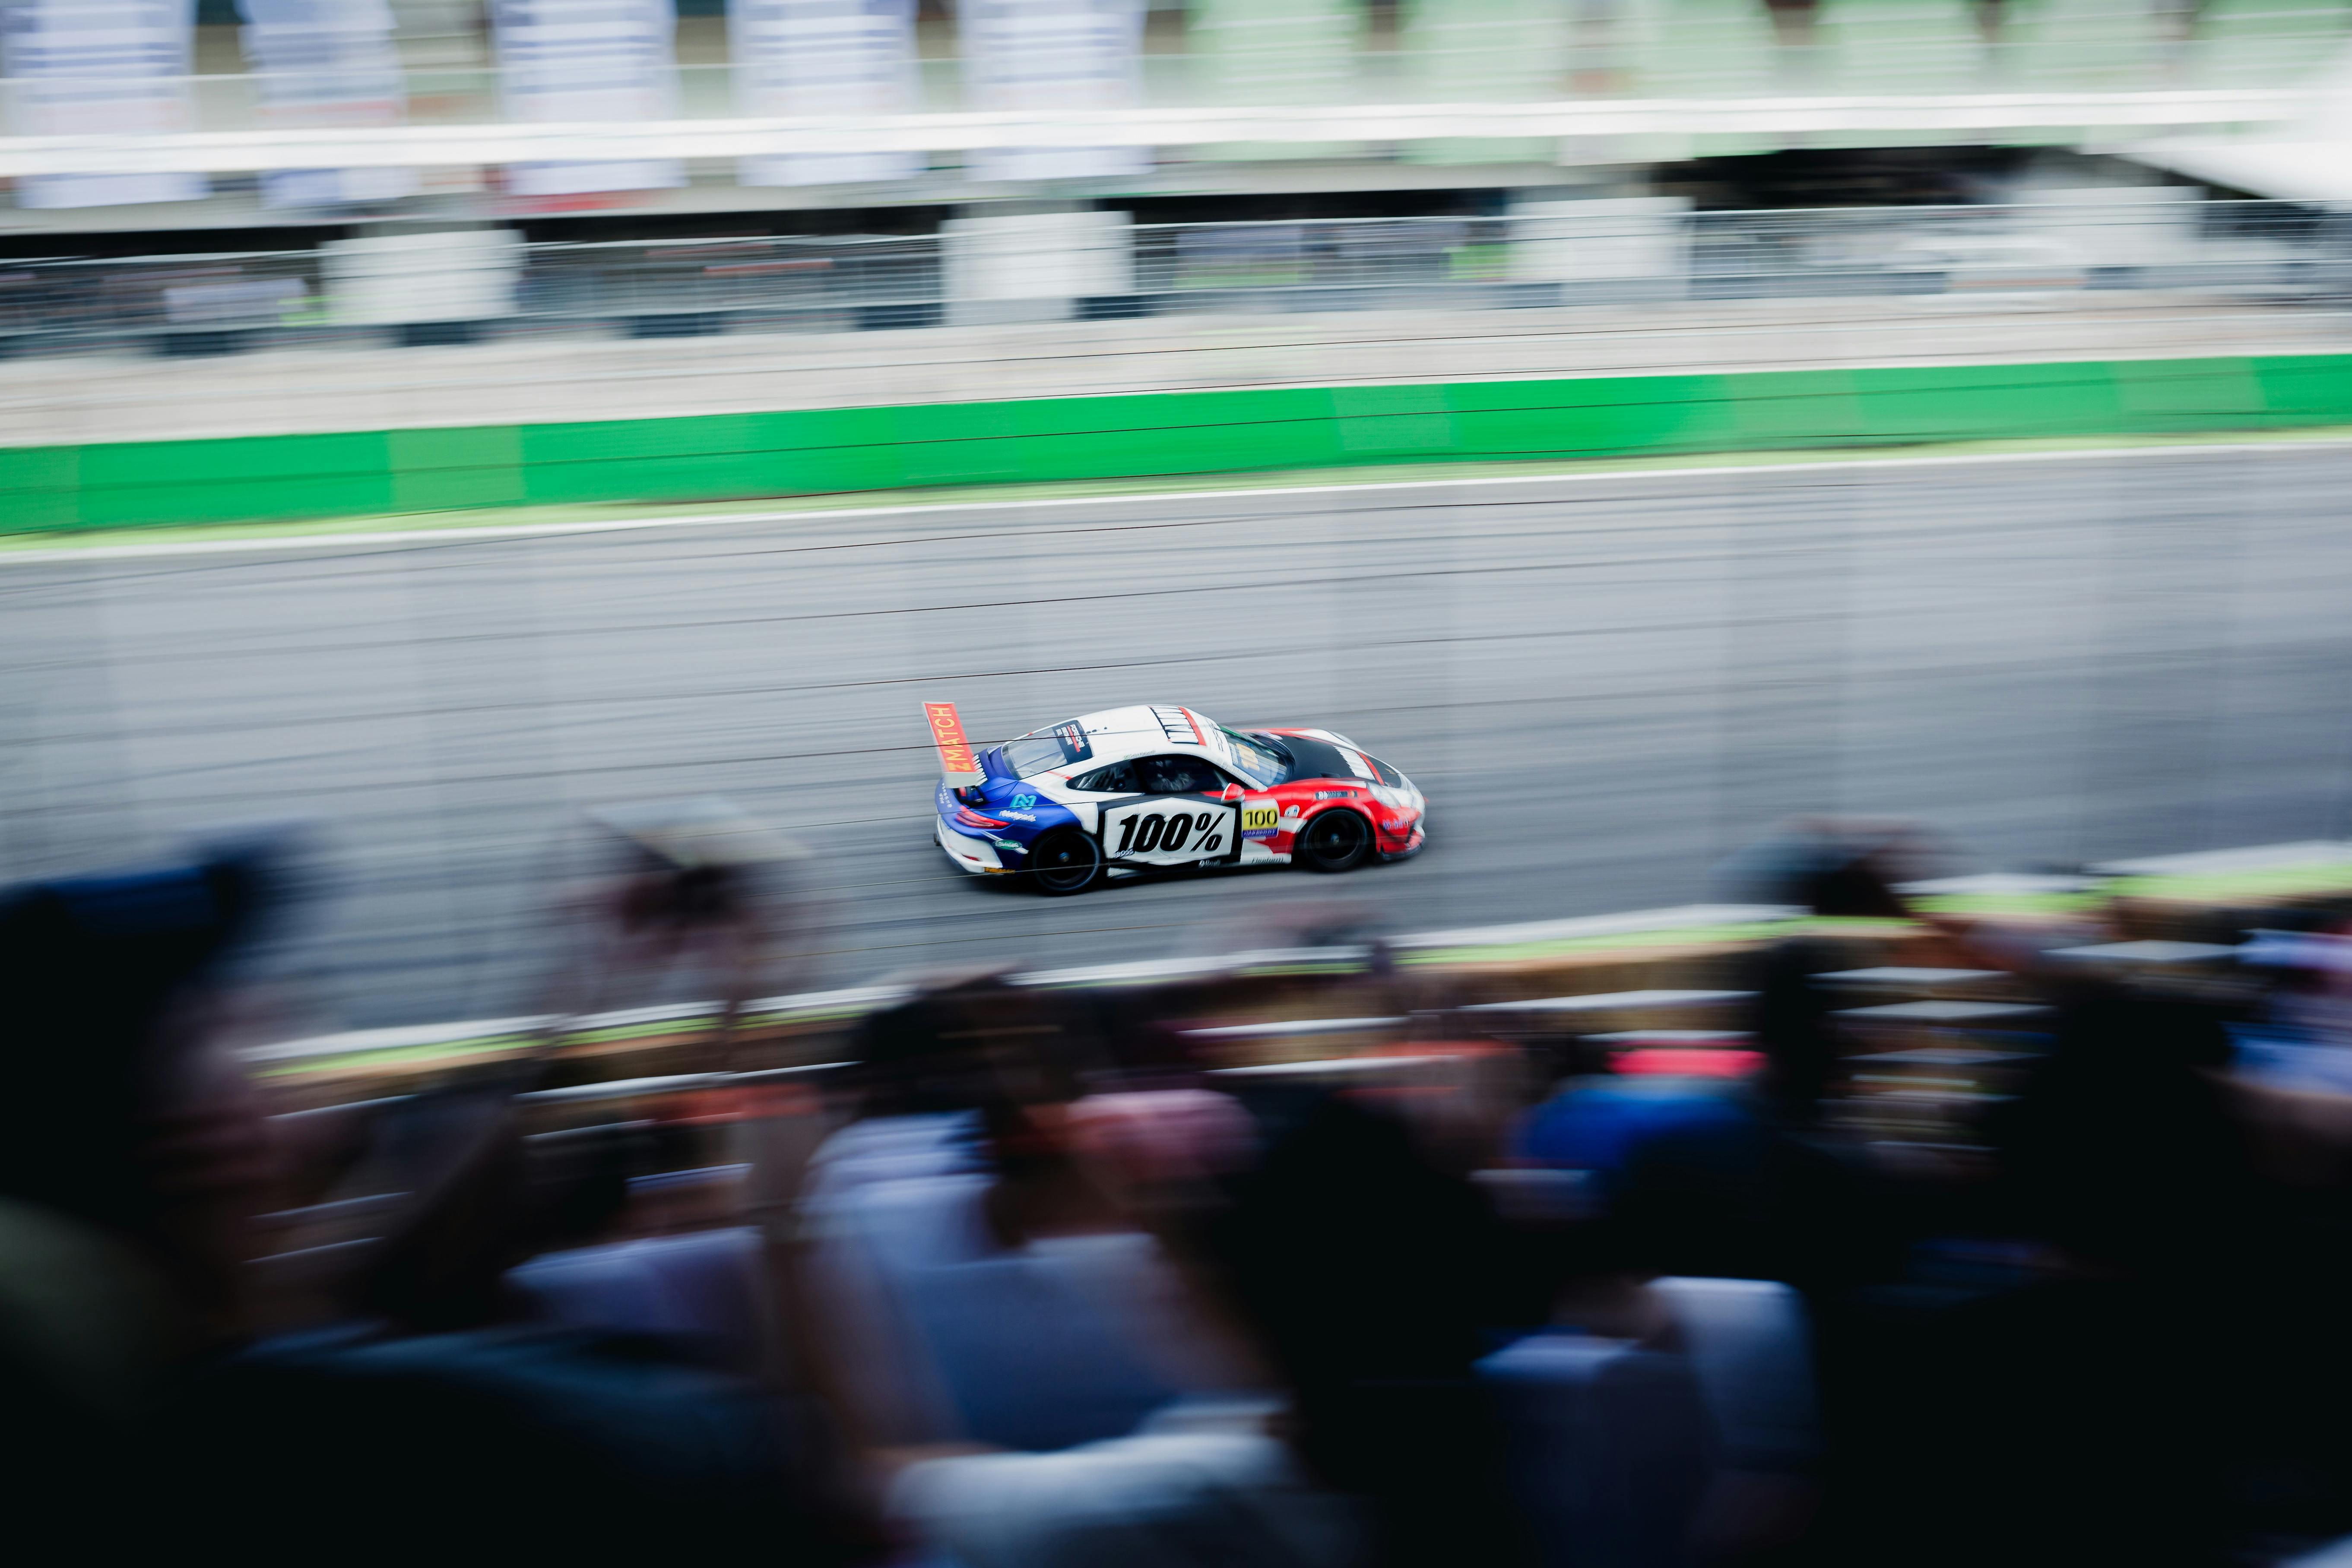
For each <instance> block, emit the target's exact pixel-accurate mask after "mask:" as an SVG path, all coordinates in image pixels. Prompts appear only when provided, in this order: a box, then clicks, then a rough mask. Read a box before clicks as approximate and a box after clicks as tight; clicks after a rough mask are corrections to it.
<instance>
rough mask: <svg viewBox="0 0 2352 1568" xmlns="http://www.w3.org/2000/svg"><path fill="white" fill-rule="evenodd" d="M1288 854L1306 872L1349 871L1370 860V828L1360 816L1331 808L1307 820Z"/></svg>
mask: <svg viewBox="0 0 2352 1568" xmlns="http://www.w3.org/2000/svg"><path fill="white" fill-rule="evenodd" d="M1292 853H1293V854H1295V855H1296V856H1297V858H1298V863H1299V864H1300V865H1302V866H1304V867H1306V868H1307V869H1308V870H1310V871H1329V872H1338V871H1352V870H1354V869H1355V868H1357V867H1359V866H1360V865H1362V864H1363V863H1364V862H1365V861H1367V860H1369V859H1370V858H1372V825H1371V824H1370V823H1369V822H1367V821H1365V820H1364V817H1363V814H1362V813H1360V812H1354V811H1349V809H1348V808H1347V807H1346V806H1344V805H1335V806H1333V807H1332V808H1331V809H1330V810H1328V811H1326V812H1324V813H1322V814H1321V815H1319V816H1312V817H1309V818H1307V826H1304V827H1302V828H1300V829H1299V830H1298V837H1297V847H1296V848H1295V849H1294V850H1293V851H1292Z"/></svg>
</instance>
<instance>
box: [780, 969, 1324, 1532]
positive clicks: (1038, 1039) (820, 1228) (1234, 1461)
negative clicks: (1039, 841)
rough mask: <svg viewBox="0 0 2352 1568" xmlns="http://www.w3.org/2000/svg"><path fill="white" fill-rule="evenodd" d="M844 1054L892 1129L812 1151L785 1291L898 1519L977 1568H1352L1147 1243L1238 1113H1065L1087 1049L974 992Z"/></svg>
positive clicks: (1276, 1401) (1028, 1006) (1192, 1301)
mask: <svg viewBox="0 0 2352 1568" xmlns="http://www.w3.org/2000/svg"><path fill="white" fill-rule="evenodd" d="M862 1040H863V1043H864V1044H865V1046H866V1050H865V1052H864V1057H865V1061H866V1077H867V1081H866V1086H865V1089H866V1102H867V1104H868V1106H869V1107H870V1108H872V1109H876V1110H887V1111H892V1112H896V1114H892V1115H887V1116H884V1117H880V1118H877V1119H875V1120H871V1121H863V1122H860V1123H856V1124H853V1125H852V1126H851V1127H849V1128H846V1129H845V1130H843V1131H842V1132H840V1133H837V1134H835V1138H834V1139H833V1140H832V1141H831V1142H828V1144H827V1145H826V1146H825V1147H824V1149H823V1150H820V1152H819V1154H818V1159H817V1165H818V1170H819V1175H818V1176H817V1178H816V1179H815V1180H814V1182H813V1183H812V1184H811V1187H810V1189H809V1194H808V1202H807V1209H808V1219H809V1224H810V1226H811V1246H810V1247H809V1249H808V1251H807V1253H806V1255H805V1257H804V1258H803V1266H802V1271H803V1276H804V1295H805V1298H806V1299H807V1300H810V1301H811V1302H812V1303H813V1304H814V1306H815V1307H816V1309H817V1312H818V1316H819V1319H820V1321H821V1339H822V1342H824V1345H825V1346H826V1349H825V1350H824V1352H821V1353H822V1354H823V1356H824V1360H825V1361H826V1362H827V1363H829V1364H830V1366H831V1368H832V1370H833V1378H832V1381H833V1384H834V1390H835V1395H836V1397H838V1398H839V1399H840V1400H841V1401H842V1403H843V1405H844V1406H845V1414H846V1415H847V1418H848V1420H849V1422H850V1425H851V1428H852V1430H853V1431H854V1432H856V1434H857V1435H858V1436H859V1437H860V1439H861V1441H862V1442H863V1443H864V1444H865V1445H866V1448H867V1452H868V1454H869V1456H870V1459H871V1462H872V1464H873V1466H874V1468H875V1469H876V1472H877V1479H878V1480H879V1481H880V1482H881V1484H883V1485H884V1487H885V1488H886V1495H887V1502H886V1506H887V1510H888V1512H889V1514H890V1516H891V1517H892V1518H893V1519H894V1520H895V1521H898V1523H899V1524H900V1526H901V1527H902V1528H904V1529H906V1530H907V1531H909V1532H910V1534H911V1535H912V1537H913V1538H914V1539H915V1541H916V1542H919V1543H920V1544H922V1545H924V1546H927V1547H929V1548H931V1549H935V1550H940V1551H943V1552H946V1553H948V1554H949V1555H950V1556H951V1557H953V1558H954V1559H955V1560H956V1561H958V1562H960V1563H966V1564H970V1565H971V1568H1031V1565H1036V1568H1058V1565H1063V1564H1067V1565H1071V1568H1076V1565H1080V1564H1089V1563H1107V1562H1117V1561H1128V1560H1134V1561H1139V1562H1146V1563H1203V1564H1206V1563H1268V1564H1302V1565H1305V1564H1326V1563H1339V1562H1343V1561H1345V1560H1347V1559H1348V1558H1349V1556H1350V1555H1351V1554H1352V1546H1353V1541H1354V1537H1355V1530H1354V1525H1353V1521H1352V1518H1351V1515H1350V1510H1349V1509H1348V1508H1347V1506H1346V1504H1345V1503H1344V1501H1343V1500H1339V1499H1337V1498H1334V1497H1332V1496H1330V1495H1328V1493H1326V1492H1325V1491H1323V1490H1322V1489H1318V1487H1316V1486H1315V1485H1314V1484H1312V1482H1310V1481H1309V1480H1308V1479H1307V1477H1306V1476H1305V1475H1304V1474H1303V1473H1302V1472H1301V1470H1300V1469H1299V1468H1298V1467H1297V1465H1296V1464H1295V1463H1294V1462H1293V1461H1292V1459H1291V1458H1290V1456H1289V1453H1288V1450H1287V1448H1286V1445H1285V1444H1284V1443H1283V1442H1282V1441H1281V1440H1280V1439H1279V1438H1277V1437H1276V1436H1273V1435H1271V1434H1270V1432H1269V1431H1268V1423H1269V1421H1270V1420H1271V1419H1272V1418H1273V1417H1275V1416H1276V1415H1278V1414H1279V1412H1280V1410H1281V1408H1282V1403H1283V1402H1282V1399H1281V1397H1280V1394H1279V1391H1278V1390H1277V1389H1276V1388H1273V1387H1271V1386H1269V1385H1268V1384H1266V1382H1265V1377H1264V1375H1263V1372H1262V1370H1261V1368H1260V1367H1259V1366H1258V1365H1257V1364H1256V1363H1255V1357H1254V1356H1253V1354H1252V1352H1251V1350H1250V1348H1249V1346H1248V1345H1247V1343H1246V1341H1245V1337H1244V1335H1242V1334H1241V1333H1238V1332H1237V1331H1235V1329H1234V1324H1233V1322H1232V1320H1231V1318H1230V1315H1229V1314H1228V1313H1226V1312H1225V1311H1224V1310H1223V1309H1222V1308H1221V1307H1220V1306H1219V1305H1218V1304H1217V1303H1215V1302H1214V1301H1213V1300H1208V1299H1206V1293H1205V1292H1204V1289H1203V1288H1202V1279H1201V1277H1200V1275H1199V1274H1198V1273H1197V1271H1194V1270H1191V1269H1188V1268H1184V1267H1182V1266H1181V1265H1180V1264H1179V1263H1178V1262H1177V1261H1176V1260H1175V1259H1172V1258H1171V1257H1170V1256H1169V1255H1168V1254H1166V1253H1165V1252H1163V1250H1162V1249H1161V1247H1160V1245H1159V1243H1158V1242H1157V1241H1156V1240H1155V1238H1154V1237H1153V1236H1152V1235H1151V1234H1150V1233H1149V1232H1148V1231H1147V1230H1146V1229H1145V1228H1144V1227H1143V1223H1142V1221H1143V1216H1144V1215H1160V1216H1164V1215H1166V1214H1167V1213H1168V1212H1170V1209H1171V1205H1177V1204H1179V1203H1181V1198H1182V1194H1184V1192H1185V1191H1186V1189H1190V1188H1198V1187H1199V1186H1201V1185H1202V1184H1206V1183H1209V1182H1211V1181H1213V1179H1214V1178H1215V1177H1217V1176H1218V1175H1221V1174H1223V1171H1224V1168H1225V1167H1227V1166H1228V1165H1230V1164H1231V1163H1233V1162H1234V1160H1236V1159H1238V1158H1242V1157H1245V1155H1246V1153H1247V1152H1248V1150H1249V1147H1250V1141H1249V1134H1248V1131H1247V1128H1246V1126H1245V1119H1244V1118H1243V1117H1242V1116H1241V1114H1240V1112H1239V1111H1238V1110H1236V1109H1234V1108H1233V1107H1232V1106H1231V1104H1230V1102H1227V1101H1224V1100H1223V1099H1222V1097H1217V1096H1212V1095H1206V1094H1203V1093H1201V1092H1200V1091H1197V1090H1195V1091H1186V1090H1177V1091H1173V1098H1171V1097H1170V1096H1169V1095H1166V1094H1160V1093H1140V1094H1119V1095H1115V1096H1110V1097H1107V1098H1106V1099H1105V1100H1087V1099H1086V1098H1084V1097H1083V1096H1082V1095H1081V1094H1080V1092H1079V1090H1080V1088H1081V1079H1082V1078H1083V1077H1084V1076H1085V1073H1086V1070H1087V1069H1088V1068H1095V1069H1097V1070H1099V1068H1100V1067H1101V1066H1102V1065H1103V1063H1104V1060H1105V1058H1102V1057H1101V1055H1100V1054H1099V1052H1098V1051H1097V1050H1096V1048H1095V1047H1094V1045H1093V1042H1092V1040H1091V1039H1090V1037H1089V1036H1088V1033H1087V1031H1086V1030H1085V1029H1084V1028H1083V1026H1081V1025H1080V1024H1079V1023H1078V1022H1077V1021H1076V1019H1074V1018H1073V1017H1071V1016H1068V1015H1067V1014H1066V1012H1065V1011H1063V1010H1061V1009H1059V1008H1057V1007H1056V1006H1055V1005H1054V1003H1053V1001H1052V999H1051V998H1050V996H1045V995H1041V994H1038V993H1035V992H1034V991H1033V992H1028V993H1022V992H1019V991H1016V990H1014V989H1013V988H1011V987H1006V986H1003V985H1002V984H998V983H995V982H993V981H991V980H987V979H982V980H979V981H976V982H971V983H967V984H961V985H955V986H950V987H946V988H942V989H940V990H937V991H933V992H929V993H926V994H919V995H918V996H917V997H916V998H914V999H913V1000H911V1001H910V1002H908V1004H905V1005H902V1006H900V1007H898V1008H896V1009H893V1010H891V1011H889V1012H886V1013H884V1014H882V1015H880V1016H877V1017H876V1018H874V1019H870V1020H869V1021H868V1023H867V1025H866V1027H865V1029H864V1030H863V1031H862ZM959 1107H960V1108H959ZM975 1135H976V1136H975Z"/></svg>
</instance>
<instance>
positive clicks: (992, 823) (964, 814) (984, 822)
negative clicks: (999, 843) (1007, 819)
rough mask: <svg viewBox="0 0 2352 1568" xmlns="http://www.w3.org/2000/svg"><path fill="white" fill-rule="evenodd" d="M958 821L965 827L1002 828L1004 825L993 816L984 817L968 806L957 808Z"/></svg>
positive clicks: (956, 816) (956, 817)
mask: <svg viewBox="0 0 2352 1568" xmlns="http://www.w3.org/2000/svg"><path fill="white" fill-rule="evenodd" d="M955 819H956V821H957V822H958V823H959V824H961V826H965V827H1002V826H1004V824H1003V823H1002V822H1000V821H998V820H997V819H996V818H995V817H992V816H981V815H980V813H978V812H976V811H974V810H972V809H971V807H970V806H968V805H960V806H957V807H956V814H955Z"/></svg>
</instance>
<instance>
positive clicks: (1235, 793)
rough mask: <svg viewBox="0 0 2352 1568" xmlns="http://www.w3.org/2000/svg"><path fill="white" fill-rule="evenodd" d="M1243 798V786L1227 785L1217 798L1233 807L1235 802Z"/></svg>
mask: <svg viewBox="0 0 2352 1568" xmlns="http://www.w3.org/2000/svg"><path fill="white" fill-rule="evenodd" d="M1241 797H1242V786H1241V785H1239V784H1227V785H1226V786H1225V787H1224V789H1223V792H1222V793H1220V794H1219V795H1218V796H1217V798H1218V799H1219V800H1222V801H1223V802H1224V803H1225V804H1226V805H1232V804H1234V802H1235V801H1237V800H1239V799H1241Z"/></svg>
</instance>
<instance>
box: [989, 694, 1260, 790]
mask: <svg viewBox="0 0 2352 1568" xmlns="http://www.w3.org/2000/svg"><path fill="white" fill-rule="evenodd" d="M1063 723H1066V724H1076V726H1077V727H1078V728H1079V729H1081V730H1083V731H1086V736H1087V746H1088V748H1089V749H1090V750H1091V751H1092V752H1094V754H1093V755H1092V756H1091V757H1089V758H1087V760H1086V761H1085V762H1083V763H1078V764H1077V766H1076V768H1058V767H1057V768H1048V769H1045V770H1044V771H1045V772H1046V773H1066V772H1082V771H1084V770H1086V769H1087V768H1098V767H1101V766H1102V765H1104V764H1105V763H1123V762H1127V761H1129V759H1131V758H1135V757H1156V756H1161V755H1164V754H1166V753H1168V752H1181V753H1184V754H1186V755H1190V756H1195V757H1206V758H1208V759H1209V760H1210V761H1211V762H1213V763H1223V762H1224V761H1225V744H1224V737H1223V735H1222V734H1221V733H1220V732H1219V731H1218V729H1217V726H1216V724H1215V722H1214V721H1212V720H1211V719H1210V718H1209V717H1208V716H1207V715H1206V714H1203V713H1200V712H1197V711H1195V710H1192V709H1190V708H1186V707H1184V706H1182V705H1181V703H1175V702H1154V703H1138V704H1137V705H1136V706H1134V707H1132V708H1106V709H1104V710H1102V711H1101V712H1099V713H1082V714H1080V715H1078V717H1076V719H1067V720H1064V721H1063ZM1058 728H1060V726H1059V725H1052V724H1049V725H1047V726H1045V730H1035V731H1031V733H1032V734H1044V733H1045V732H1046V731H1049V730H1054V729H1058Z"/></svg>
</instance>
